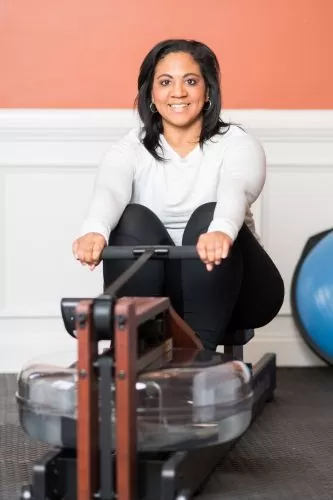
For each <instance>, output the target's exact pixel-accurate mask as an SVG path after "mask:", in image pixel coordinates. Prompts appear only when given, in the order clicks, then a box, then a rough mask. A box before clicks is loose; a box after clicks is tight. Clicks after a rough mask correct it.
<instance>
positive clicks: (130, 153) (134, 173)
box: [81, 125, 266, 245]
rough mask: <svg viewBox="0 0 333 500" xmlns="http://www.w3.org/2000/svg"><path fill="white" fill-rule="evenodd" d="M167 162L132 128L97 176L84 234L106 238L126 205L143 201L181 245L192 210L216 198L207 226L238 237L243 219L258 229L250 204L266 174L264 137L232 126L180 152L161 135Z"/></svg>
mask: <svg viewBox="0 0 333 500" xmlns="http://www.w3.org/2000/svg"><path fill="white" fill-rule="evenodd" d="M160 139H161V144H162V149H160V152H162V153H163V155H164V157H165V158H166V159H167V161H165V162H160V161H157V160H155V159H154V158H153V156H152V155H151V154H150V153H149V152H148V151H147V150H146V148H145V147H144V146H143V144H142V143H141V142H140V139H139V129H133V130H131V131H130V132H129V133H128V134H127V135H126V136H125V137H123V138H122V139H120V140H118V141H117V142H116V143H114V144H112V146H111V147H110V149H109V150H108V151H107V153H106V155H105V156H104V158H103V160H102V162H101V164H100V166H99V168H98V172H97V175H96V180H95V184H94V189H93V196H92V199H91V202H90V204H89V209H88V213H87V217H86V219H85V221H84V223H83V227H82V231H81V234H86V233H89V232H97V233H100V234H102V235H103V236H104V238H105V240H106V242H108V239H109V235H110V232H111V231H112V230H113V229H114V228H115V227H116V225H117V223H118V221H119V219H120V217H121V215H122V213H123V211H124V209H125V207H126V206H127V205H128V204H129V203H139V204H141V205H145V206H146V207H148V208H150V209H151V210H152V211H153V212H154V213H155V214H156V215H157V216H158V217H159V218H160V220H161V222H162V223H163V224H164V226H165V227H166V229H167V231H168V233H169V234H170V236H171V238H172V239H173V241H174V242H175V244H176V245H181V244H182V236H183V232H184V229H185V226H186V224H187V222H188V220H189V218H190V216H191V214H192V213H193V211H194V210H195V209H196V208H197V207H199V206H200V205H202V204H203V203H207V202H217V204H216V208H215V213H214V218H213V220H212V222H211V224H210V226H209V229H208V231H222V232H223V233H226V234H228V235H229V236H230V237H231V239H232V240H233V241H234V240H235V239H236V237H237V234H238V232H239V230H240V228H241V226H242V224H243V223H244V222H245V223H246V224H247V225H248V227H249V228H250V230H251V231H252V232H253V233H254V234H255V236H256V237H258V236H257V234H256V231H255V223H254V220H253V215H252V212H251V204H252V203H253V202H254V201H255V200H256V199H257V197H258V196H259V194H260V193H261V191H262V189H263V186H264V183H265V179H266V159H265V153H264V150H263V148H262V146H261V144H260V142H259V141H258V140H257V139H256V138H255V137H253V136H252V135H251V134H249V133H247V132H245V131H243V130H242V129H241V128H239V127H237V126H235V125H231V126H230V129H229V130H228V132H226V133H225V134H224V135H216V136H214V138H212V139H211V140H209V141H208V142H206V143H205V144H204V146H203V149H201V148H200V146H199V145H197V146H196V147H195V148H194V149H193V150H192V151H191V152H190V153H189V154H188V155H187V156H186V157H185V158H183V157H181V156H180V155H179V154H178V153H177V152H176V151H175V150H174V149H172V147H171V146H170V145H169V144H168V143H167V141H166V139H165V138H164V136H163V135H162V136H161V138H160Z"/></svg>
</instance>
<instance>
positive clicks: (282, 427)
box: [0, 368, 333, 500]
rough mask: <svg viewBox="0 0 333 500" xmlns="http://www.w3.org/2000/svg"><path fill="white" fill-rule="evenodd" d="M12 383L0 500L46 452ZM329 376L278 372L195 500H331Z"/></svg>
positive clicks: (332, 391) (4, 418) (3, 412)
mask: <svg viewBox="0 0 333 500" xmlns="http://www.w3.org/2000/svg"><path fill="white" fill-rule="evenodd" d="M15 384H16V378H15V376H13V375H1V376H0V499H1V500H17V499H18V498H19V491H20V485H21V484H24V483H27V482H28V481H29V480H30V470H31V466H32V463H33V461H34V460H36V459H37V458H39V457H40V456H41V455H42V454H43V453H44V452H45V451H46V450H47V449H48V448H47V446H45V445H41V444H36V443H35V442H31V441H30V440H29V439H28V438H27V437H26V436H25V434H24V433H23V432H22V431H21V429H20V428H19V426H18V421H17V412H16V405H15V399H14V393H15ZM332 415H333V371H332V370H331V369H326V368H321V369H319V368H318V369H317V368H310V369H279V370H278V389H277V391H276V401H275V402H273V403H270V404H269V405H268V406H267V407H266V409H265V411H264V413H263V414H262V416H261V417H260V418H259V419H258V420H257V421H256V422H255V423H254V424H253V426H252V427H251V428H250V429H249V430H248V431H247V433H246V434H245V436H243V438H242V439H241V440H240V441H239V442H238V444H237V445H236V447H235V448H234V449H233V450H232V451H231V452H230V453H229V455H228V457H227V458H226V459H225V460H224V461H223V462H222V463H221V464H220V466H219V467H218V469H217V470H216V471H215V472H214V474H213V475H212V476H211V479H210V480H209V481H208V483H207V485H206V487H205V488H204V490H203V492H202V493H201V494H200V495H199V496H198V499H200V500H213V499H214V500H217V499H220V500H223V499H228V500H236V499H237V500H292V499H299V500H304V499H307V500H319V499H320V500H332V498H333V418H332Z"/></svg>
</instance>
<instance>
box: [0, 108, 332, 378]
mask: <svg viewBox="0 0 333 500" xmlns="http://www.w3.org/2000/svg"><path fill="white" fill-rule="evenodd" d="M224 115H225V116H226V117H227V118H230V119H232V120H233V121H235V122H238V123H241V124H243V125H244V126H246V127H249V128H250V129H252V131H253V132H254V133H255V134H256V135H257V137H258V138H259V139H260V140H261V141H262V143H263V145H264V148H265V150H266V154H267V161H268V175H267V183H266V187H265V190H264V193H263V195H262V196H261V198H260V200H259V201H258V202H257V203H256V205H255V207H254V211H255V215H256V219H257V225H258V229H259V232H260V234H261V237H262V240H263V243H264V245H265V247H266V249H267V250H268V252H269V253H270V254H271V255H272V257H273V259H274V260H275V261H276V263H277V265H278V267H279V268H280V270H281V272H282V274H283V277H284V279H285V283H286V299H285V303H284V306H283V308H282V310H281V313H280V315H279V316H278V317H277V318H276V319H275V320H274V321H273V322H272V323H271V324H269V325H267V326H266V327H265V328H262V329H260V330H258V331H257V332H256V338H255V340H254V341H252V342H251V343H250V345H249V346H247V348H246V353H247V357H248V359H249V360H251V361H256V360H257V359H258V357H259V356H261V355H262V354H263V353H264V352H266V351H274V352H276V353H277V359H278V364H279V365H280V366H283V365H284V366H286V365H288V366H300V365H303V366H307V365H320V364H322V363H321V361H320V360H319V359H318V358H317V357H316V356H315V355H314V354H313V353H312V352H311V351H310V350H309V349H308V347H307V346H306V344H305V343H304V341H303V340H302V338H301V337H300V335H299V334H298V332H297V330H296V328H295V326H294V324H293V321H292V318H291V314H290V313H291V311H290V301H289V287H290V282H291V277H292V273H293V269H294V266H295V264H296V261H297V259H298V256H299V254H300V252H301V250H302V248H303V246H304V243H305V242H306V240H307V239H308V237H309V236H310V235H312V234H314V233H315V232H317V231H321V230H324V229H327V228H329V227H331V226H332V225H333V216H332V213H333V211H332V193H333V112H330V111H265V110H244V111H240V110H237V111H232V110H228V111H227V112H225V113H224ZM136 123H137V118H136V116H135V115H134V113H133V112H132V111H129V110H103V111H102V110H101V111H100V110H91V111H89V110H1V111H0V224H1V245H0V371H1V372H17V371H18V370H20V369H21V367H22V365H23V364H24V363H26V362H27V361H29V360H30V359H31V358H35V357H39V356H41V355H43V354H48V353H52V352H53V351H55V350H57V351H59V350H66V351H68V350H72V352H73V356H75V355H76V342H75V340H73V339H72V338H71V337H69V335H68V334H67V333H66V332H65V330H64V328H63V325H62V320H61V317H60V300H61V298H62V297H64V296H79V297H83V296H94V295H97V294H98V293H99V292H100V291H101V277H102V276H101V269H100V268H98V269H97V270H95V271H94V272H90V271H89V270H88V269H87V268H84V267H82V266H80V265H79V264H78V263H77V262H76V261H75V260H74V259H73V258H72V254H71V244H72V241H73V239H74V238H75V237H76V235H77V232H78V230H79V227H80V224H81V222H82V219H83V217H84V214H85V210H86V207H87V200H88V198H89V196H90V194H91V190H92V186H93V181H94V176H95V172H96V168H97V166H98V163H99V162H100V160H101V158H102V156H103V154H104V153H105V151H106V150H107V148H108V147H109V144H110V143H112V141H114V140H116V139H117V138H118V137H121V136H122V135H123V134H124V133H126V131H127V130H128V129H129V128H130V127H131V126H132V125H134V124H136Z"/></svg>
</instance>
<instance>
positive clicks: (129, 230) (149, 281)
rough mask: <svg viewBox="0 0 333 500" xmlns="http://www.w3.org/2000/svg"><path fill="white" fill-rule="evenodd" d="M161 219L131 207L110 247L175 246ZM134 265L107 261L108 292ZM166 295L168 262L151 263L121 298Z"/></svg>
mask: <svg viewBox="0 0 333 500" xmlns="http://www.w3.org/2000/svg"><path fill="white" fill-rule="evenodd" d="M173 244H174V243H173V241H172V240H171V238H170V236H169V234H168V232H167V231H166V229H165V227H164V226H163V224H162V223H161V221H160V219H159V218H158V217H157V216H156V215H155V214H154V213H153V212H152V211H151V210H149V209H148V208H146V207H144V206H142V205H137V204H131V205H128V206H127V207H126V209H125V210H124V213H123V215H122V217H121V219H120V221H119V223H118V225H117V227H116V228H115V229H114V230H113V231H112V232H111V235H110V238H109V245H110V246H125V245H130V246H132V245H133V246H134V245H173ZM132 263H133V261H128V260H105V261H103V277H104V289H106V288H107V287H108V286H109V285H110V284H111V283H112V282H113V281H114V280H115V279H116V278H118V276H120V275H121V274H122V273H123V272H124V271H125V270H126V269H128V268H129V267H130V265H131V264H132ZM163 293H164V262H163V261H156V260H155V261H149V262H147V263H146V264H145V265H144V266H143V267H142V268H141V269H140V270H139V271H138V272H137V273H136V274H135V275H134V276H133V277H132V278H131V279H130V280H129V281H128V282H127V283H126V284H125V285H124V286H123V287H122V289H121V290H120V292H119V294H118V295H119V296H125V295H129V296H130V295H131V296H137V297H142V296H148V297H158V296H162V295H163Z"/></svg>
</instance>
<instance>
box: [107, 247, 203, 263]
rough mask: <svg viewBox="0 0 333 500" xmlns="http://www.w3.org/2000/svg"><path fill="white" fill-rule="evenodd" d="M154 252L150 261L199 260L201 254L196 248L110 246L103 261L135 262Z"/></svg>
mask: <svg viewBox="0 0 333 500" xmlns="http://www.w3.org/2000/svg"><path fill="white" fill-rule="evenodd" d="M146 251H152V252H153V254H152V256H151V257H150V259H153V260H157V259H172V260H176V259H198V258H199V254H198V252H197V249H196V247H195V246H178V247H176V246H167V245H164V246H163V245H153V246H151V245H147V246H108V247H106V248H104V250H103V252H102V260H110V259H119V260H134V259H137V258H138V257H140V255H142V254H143V253H144V252H146Z"/></svg>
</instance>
